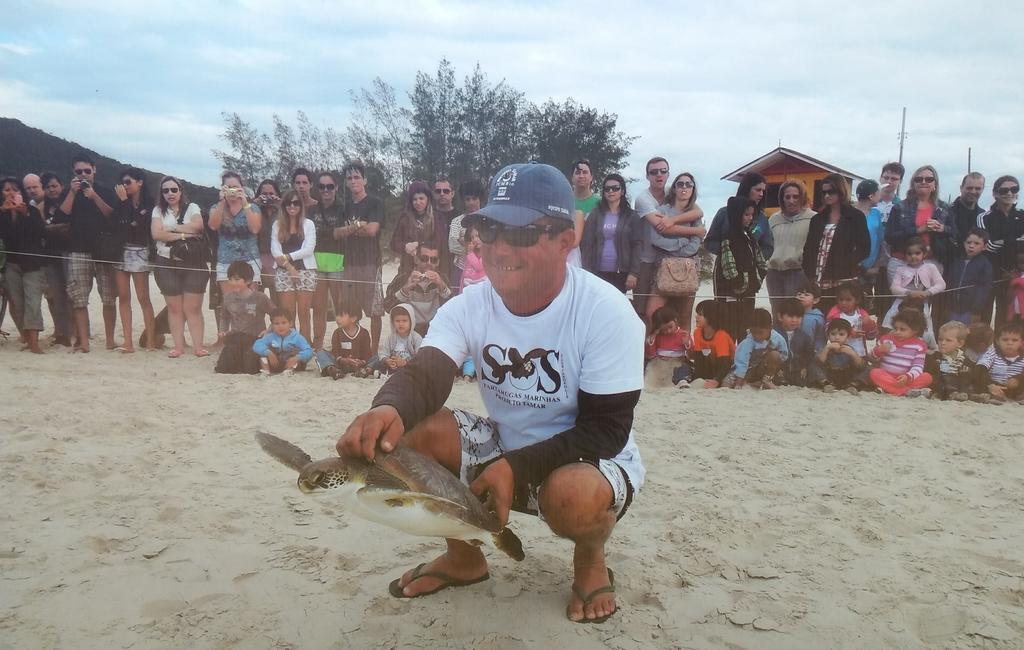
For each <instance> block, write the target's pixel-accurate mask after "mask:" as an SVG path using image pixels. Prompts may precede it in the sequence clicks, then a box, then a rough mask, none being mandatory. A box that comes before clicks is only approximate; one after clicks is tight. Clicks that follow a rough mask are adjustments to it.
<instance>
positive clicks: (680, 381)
mask: <svg viewBox="0 0 1024 650" xmlns="http://www.w3.org/2000/svg"><path fill="white" fill-rule="evenodd" d="M691 347H693V341H692V340H691V339H690V333H689V332H687V331H686V330H684V329H683V328H681V327H679V315H678V314H676V312H675V310H674V309H672V308H671V307H659V308H658V309H656V310H655V311H654V313H653V314H651V333H650V334H649V335H648V336H647V339H646V341H645V344H644V359H645V361H646V362H647V370H648V371H653V372H654V373H655V374H657V370H658V368H659V366H664V367H665V368H666V374H667V373H668V370H671V372H672V384H673V385H674V386H676V387H677V388H685V387H687V386H689V385H690V364H689V363H688V362H687V361H686V352H687V351H688V350H689V349H690V348H691Z"/></svg>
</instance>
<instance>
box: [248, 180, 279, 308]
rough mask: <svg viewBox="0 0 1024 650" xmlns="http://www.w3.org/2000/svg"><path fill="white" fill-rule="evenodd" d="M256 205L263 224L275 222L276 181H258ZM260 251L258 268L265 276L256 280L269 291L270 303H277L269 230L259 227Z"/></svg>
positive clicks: (277, 196) (277, 198)
mask: <svg viewBox="0 0 1024 650" xmlns="http://www.w3.org/2000/svg"><path fill="white" fill-rule="evenodd" d="M254 202H255V203H256V205H258V206H259V208H260V216H261V217H263V224H264V225H265V224H273V223H274V222H275V221H277V212H278V210H280V209H281V187H280V186H279V185H278V184H277V181H275V180H272V179H269V178H266V179H263V180H262V181H260V184H259V185H258V186H257V187H256V198H255V199H254ZM257 241H258V243H259V249H260V268H261V269H263V272H264V273H265V274H267V276H266V277H264V278H257V281H258V282H260V283H261V284H262V285H263V287H264V288H265V289H267V290H268V291H270V301H271V302H273V303H275V304H276V303H277V293H276V290H275V289H274V284H275V278H274V274H273V273H271V271H273V269H274V256H273V255H272V254H271V252H270V228H266V227H261V228H260V234H259V236H258V237H257Z"/></svg>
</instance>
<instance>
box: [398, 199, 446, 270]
mask: <svg viewBox="0 0 1024 650" xmlns="http://www.w3.org/2000/svg"><path fill="white" fill-rule="evenodd" d="M445 230H446V228H445V225H444V220H442V219H437V218H435V216H434V206H433V202H432V200H431V197H430V186H429V185H427V183H426V181H413V182H412V183H410V184H409V188H408V189H407V190H406V192H405V210H403V211H402V216H400V217H399V218H398V223H397V224H396V225H395V232H394V233H392V235H391V250H393V251H394V252H395V253H397V254H398V255H400V256H401V261H400V262H399V265H398V274H399V275H402V274H403V273H409V272H410V271H412V269H413V267H414V266H415V263H416V249H417V248H418V246H419V244H420V243H421V242H422V243H430V244H431V246H433V247H435V248H437V249H438V250H439V251H442V254H443V252H444V251H447V250H448V243H447V239H448V236H447V233H446V232H445Z"/></svg>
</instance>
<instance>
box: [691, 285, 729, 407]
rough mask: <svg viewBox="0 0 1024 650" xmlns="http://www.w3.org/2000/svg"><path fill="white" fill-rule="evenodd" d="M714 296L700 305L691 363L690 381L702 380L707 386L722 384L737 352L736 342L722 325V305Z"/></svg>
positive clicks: (714, 386) (694, 382)
mask: <svg viewBox="0 0 1024 650" xmlns="http://www.w3.org/2000/svg"><path fill="white" fill-rule="evenodd" d="M721 304H722V303H719V302H716V301H714V300H703V301H701V302H700V304H698V305H697V320H696V327H695V328H694V331H693V333H694V336H693V347H692V348H691V349H690V366H691V367H692V368H693V379H692V380H691V382H690V385H692V386H696V385H698V383H697V382H698V381H700V382H702V383H703V385H704V387H705V388H718V387H719V386H721V385H722V380H723V379H725V376H726V375H727V374H729V370H730V369H731V368H732V359H733V357H734V356H735V355H736V342H735V341H733V340H732V337H731V336H729V333H728V332H726V331H725V330H724V329H722V322H721V307H720V305H721Z"/></svg>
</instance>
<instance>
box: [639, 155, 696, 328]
mask: <svg viewBox="0 0 1024 650" xmlns="http://www.w3.org/2000/svg"><path fill="white" fill-rule="evenodd" d="M657 214H658V216H657V217H656V220H655V222H654V223H652V224H651V225H652V227H653V232H652V233H651V243H652V245H653V246H654V252H655V254H656V255H657V259H656V260H655V263H654V264H655V270H654V284H653V286H652V293H653V294H654V295H652V296H650V297H649V298H648V299H647V310H646V311H647V322H649V323H650V322H653V318H654V312H656V311H657V310H658V309H660V308H661V307H663V306H665V305H668V306H669V307H671V308H672V309H673V310H674V311H675V312H676V314H678V317H679V326H680V327H682V328H683V329H684V330H686V331H687V332H689V331H690V322H691V317H692V314H693V299H694V297H695V296H696V295H697V287H698V285H699V284H700V260H699V259H698V257H697V254H698V253H699V252H700V245H701V243H702V242H703V240H704V235H705V233H706V231H705V229H704V222H703V221H702V219H703V218H704V211H703V210H701V208H700V206H699V205H697V180H696V179H695V178H694V176H693V174H691V173H690V172H683V173H681V174H679V175H678V176H676V178H675V180H674V181H672V185H671V186H669V190H668V192H667V193H666V194H665V203H663V204H662V205H660V206H658V210H657Z"/></svg>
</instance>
